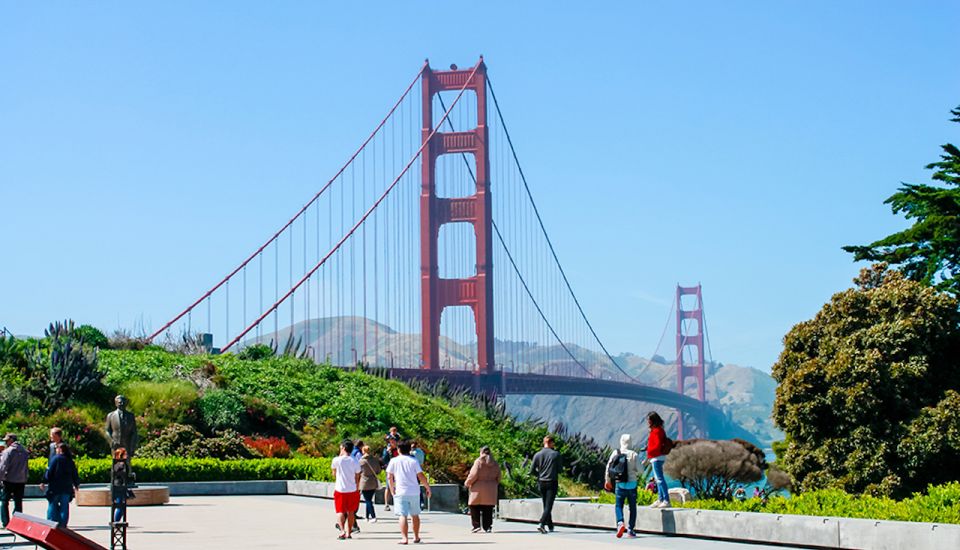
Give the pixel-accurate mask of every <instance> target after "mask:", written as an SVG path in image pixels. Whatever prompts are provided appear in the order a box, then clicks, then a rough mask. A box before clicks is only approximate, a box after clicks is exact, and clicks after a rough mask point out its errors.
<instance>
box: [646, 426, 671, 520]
mask: <svg viewBox="0 0 960 550" xmlns="http://www.w3.org/2000/svg"><path fill="white" fill-rule="evenodd" d="M647 424H648V425H649V426H650V438H649V439H648V440H647V460H649V461H650V465H651V466H653V478H654V479H655V480H656V483H657V501H656V502H654V503H653V504H651V505H650V507H651V508H669V507H670V493H669V492H668V489H667V480H666V478H664V477H663V462H664V461H665V460H666V459H667V453H668V452H670V451H669V450H668V449H667V443H666V442H667V441H668V439H667V433H666V432H665V431H663V419H662V418H660V415H659V414H657V413H655V412H651V413H650V414H648V415H647Z"/></svg>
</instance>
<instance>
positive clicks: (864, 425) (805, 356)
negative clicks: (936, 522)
mask: <svg viewBox="0 0 960 550" xmlns="http://www.w3.org/2000/svg"><path fill="white" fill-rule="evenodd" d="M854 281H855V282H856V283H857V286H856V287H855V288H852V289H848V290H846V291H843V292H840V293H838V294H835V295H834V296H833V297H832V298H831V300H830V302H829V303H827V304H826V305H824V306H823V308H822V309H821V310H820V311H819V312H818V313H817V315H816V316H815V317H814V318H813V319H812V320H810V321H805V322H802V323H799V324H798V325H796V326H794V327H793V328H792V329H791V330H790V332H789V333H787V335H786V336H785V337H784V350H783V352H782V353H781V354H780V358H779V359H778V361H777V362H776V364H774V366H773V372H772V374H773V377H774V378H775V379H776V380H777V382H779V385H778V387H777V395H776V400H775V401H774V409H773V418H774V421H775V422H776V424H777V425H778V426H779V427H780V428H781V429H782V430H783V431H784V432H785V434H786V441H785V442H784V444H783V445H781V446H779V447H778V460H777V463H778V464H779V465H780V466H781V467H783V468H784V469H785V470H786V471H787V472H789V473H790V474H792V475H793V477H794V479H795V480H796V482H797V484H798V486H799V488H800V489H801V490H810V489H819V488H824V487H838V488H842V489H844V490H846V491H849V492H857V493H859V492H864V491H866V492H871V493H881V494H889V495H895V496H897V495H903V494H905V493H908V492H911V491H917V490H922V489H924V488H926V486H927V484H928V483H929V482H932V481H943V480H946V479H951V480H952V479H960V461H956V460H954V461H953V463H952V466H950V465H945V462H944V457H949V456H956V454H953V455H951V453H956V452H957V451H958V450H960V449H958V448H957V447H953V448H952V450H951V448H950V445H953V444H954V443H955V442H957V438H955V439H953V440H952V441H950V440H945V441H942V442H940V443H937V442H935V441H932V440H931V439H930V438H931V437H935V435H936V433H935V432H936V429H935V427H936V426H940V425H943V424H944V423H945V422H947V420H944V417H945V418H947V419H949V417H950V415H951V414H952V415H953V418H956V415H958V414H960V411H958V410H955V408H956V405H957V400H956V399H947V400H945V398H946V396H947V395H948V394H947V391H948V390H950V389H956V388H958V387H960V380H958V379H960V369H958V368H957V364H958V359H957V358H958V357H960V312H958V311H957V301H956V299H954V298H953V297H952V296H950V295H949V294H948V293H945V292H941V291H938V290H936V289H934V288H931V287H927V286H924V285H922V284H920V283H917V282H915V281H911V280H909V279H907V278H906V277H905V276H904V275H903V274H902V273H901V272H899V271H894V270H889V269H887V268H886V266H885V265H883V264H879V265H875V266H872V267H870V268H867V269H864V270H863V271H861V274H860V276H859V277H858V278H857V279H855V280H854ZM941 402H943V405H942V407H946V408H951V410H950V411H940V412H939V413H934V412H924V411H925V410H927V409H925V408H926V407H939V406H940V405H938V404H940V403H941ZM927 417H929V418H927ZM908 441H912V443H909V444H908ZM931 450H935V453H934V454H933V455H930V456H923V455H924V454H929V453H930V452H931ZM935 465H940V466H944V468H945V469H943V470H942V471H941V472H939V474H938V476H937V477H936V478H932V477H931V475H930V470H931V468H932V467H933V466H935Z"/></svg>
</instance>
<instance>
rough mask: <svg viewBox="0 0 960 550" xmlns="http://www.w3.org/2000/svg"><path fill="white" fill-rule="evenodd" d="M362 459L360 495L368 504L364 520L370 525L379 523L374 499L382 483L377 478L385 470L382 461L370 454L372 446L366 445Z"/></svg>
mask: <svg viewBox="0 0 960 550" xmlns="http://www.w3.org/2000/svg"><path fill="white" fill-rule="evenodd" d="M361 453H362V455H361V457H360V494H361V495H363V501H364V503H365V504H366V511H365V513H364V519H366V520H367V521H369V522H370V523H376V522H377V511H376V509H375V508H374V506H373V497H374V495H376V494H377V488H379V487H380V482H379V481H378V480H377V476H378V475H380V470H382V469H383V467H382V465H381V464H380V459H378V458H377V457H375V456H373V455H371V454H370V446H369V445H364V446H363V449H362V451H361Z"/></svg>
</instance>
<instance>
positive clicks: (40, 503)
mask: <svg viewBox="0 0 960 550" xmlns="http://www.w3.org/2000/svg"><path fill="white" fill-rule="evenodd" d="M24 507H25V511H26V512H27V513H28V514H32V515H36V516H41V517H42V516H44V514H45V511H46V501H45V500H37V499H33V500H28V501H27V502H26V503H25V505H24ZM108 510H109V509H107V508H93V507H77V506H72V507H71V511H70V513H71V518H70V527H71V528H73V529H74V530H76V531H77V532H79V533H81V534H82V535H84V536H86V537H88V538H90V539H92V540H95V541H97V542H98V543H100V544H102V545H104V546H109V535H110V531H109V528H108V527H107V526H106V521H107V516H109V511H108ZM377 513H378V514H379V515H380V521H379V522H378V523H375V524H371V523H366V522H362V521H361V525H360V526H361V529H363V532H362V533H360V534H359V535H357V536H356V538H354V539H353V540H349V541H342V542H341V541H337V540H336V536H337V531H336V529H335V527H334V523H335V516H334V512H333V502H332V501H330V500H325V499H316V498H305V497H296V496H217V497H173V498H172V499H171V501H170V504H168V505H165V506H151V507H139V508H130V512H129V517H130V522H131V524H132V527H131V529H130V531H129V547H130V548H131V549H133V550H152V549H176V550H190V549H193V548H204V549H210V548H317V547H325V546H327V545H328V544H335V545H343V546H349V547H352V548H357V549H361V548H371V549H372V548H381V549H382V548H384V545H391V546H392V545H393V544H394V543H395V542H399V538H400V535H399V530H398V527H397V520H396V518H395V517H394V516H393V515H392V513H391V512H384V511H383V508H382V507H381V506H378V507H377ZM611 519H612V518H611ZM423 522H424V525H423V530H422V533H421V536H422V538H423V544H426V545H447V544H450V545H454V544H455V545H478V546H480V547H490V548H494V547H496V548H505V549H514V548H515V549H524V550H537V549H541V548H542V549H546V548H551V549H556V548H557V545H563V544H574V545H580V546H588V547H590V548H594V547H598V546H606V545H627V546H630V547H631V548H650V549H664V550H671V549H676V550H680V549H684V550H687V549H700V548H704V549H705V548H711V549H713V548H715V549H717V550H741V549H742V550H747V549H749V550H757V549H760V548H773V547H772V546H770V547H767V546H762V545H756V544H737V543H727V542H717V541H706V540H697V539H689V538H673V537H664V536H655V535H640V536H638V537H637V538H636V539H627V538H626V537H624V538H623V539H619V540H618V539H616V538H615V537H614V536H613V532H612V531H602V530H593V529H580V528H572V527H558V528H557V531H556V532H555V533H552V534H549V535H541V534H539V533H537V532H536V530H535V528H534V526H533V525H530V524H525V523H510V522H495V523H494V526H493V529H494V532H493V533H491V534H482V533H481V534H473V533H471V532H470V518H469V516H465V515H455V514H445V513H439V512H437V513H426V514H425V515H424V516H423ZM411 540H412V539H411ZM778 548H783V547H778Z"/></svg>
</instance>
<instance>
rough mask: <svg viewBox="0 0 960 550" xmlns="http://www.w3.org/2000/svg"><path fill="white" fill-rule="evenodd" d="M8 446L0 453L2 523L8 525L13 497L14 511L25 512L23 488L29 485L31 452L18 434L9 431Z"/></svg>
mask: <svg viewBox="0 0 960 550" xmlns="http://www.w3.org/2000/svg"><path fill="white" fill-rule="evenodd" d="M3 443H4V445H6V448H5V449H4V450H3V453H2V454H0V482H2V484H3V495H2V496H0V524H2V525H3V527H6V526H7V524H8V523H10V500H11V499H13V511H14V512H23V490H24V488H25V487H26V486H27V461H28V460H29V459H30V454H29V453H28V452H27V450H26V449H24V448H23V445H21V444H20V443H19V442H18V441H17V436H16V435H14V434H12V433H8V434H7V435H5V436H3Z"/></svg>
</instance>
